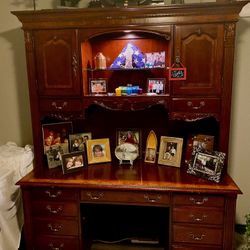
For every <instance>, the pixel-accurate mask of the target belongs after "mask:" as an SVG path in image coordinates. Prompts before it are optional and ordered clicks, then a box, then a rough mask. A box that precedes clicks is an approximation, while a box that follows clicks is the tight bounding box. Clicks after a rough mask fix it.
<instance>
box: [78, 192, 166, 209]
mask: <svg viewBox="0 0 250 250" xmlns="http://www.w3.org/2000/svg"><path fill="white" fill-rule="evenodd" d="M81 200H82V201H91V202H113V203H117V202H118V203H134V204H146V205H149V204H151V205H154V204H155V205H166V206H167V205H168V204H169V202H170V198H169V194H166V193H158V192H134V191H133V192H127V191H98V190H83V191H82V192H81Z"/></svg>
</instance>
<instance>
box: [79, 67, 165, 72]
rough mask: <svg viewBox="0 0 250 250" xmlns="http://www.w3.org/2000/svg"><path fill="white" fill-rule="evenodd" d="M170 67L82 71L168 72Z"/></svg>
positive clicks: (87, 69) (90, 69) (89, 69)
mask: <svg viewBox="0 0 250 250" xmlns="http://www.w3.org/2000/svg"><path fill="white" fill-rule="evenodd" d="M169 68H170V67H164V68H131V69H126V68H120V69H111V68H106V69H94V68H82V70H86V71H146V70H168V69H169Z"/></svg>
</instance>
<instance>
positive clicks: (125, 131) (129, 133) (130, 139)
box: [116, 128, 142, 159]
mask: <svg viewBox="0 0 250 250" xmlns="http://www.w3.org/2000/svg"><path fill="white" fill-rule="evenodd" d="M141 141H142V139H141V130H140V129H138V128H117V129H116V145H117V146H119V145H121V144H123V143H132V144H134V145H136V146H137V147H138V152H139V156H138V159H141V156H142V147H141Z"/></svg>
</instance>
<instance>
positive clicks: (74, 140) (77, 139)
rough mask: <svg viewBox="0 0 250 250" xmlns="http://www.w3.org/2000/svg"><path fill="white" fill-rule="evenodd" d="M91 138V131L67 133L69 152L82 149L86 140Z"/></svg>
mask: <svg viewBox="0 0 250 250" xmlns="http://www.w3.org/2000/svg"><path fill="white" fill-rule="evenodd" d="M91 139H92V134H91V132H88V133H79V134H71V135H69V145H70V152H76V151H84V149H85V143H86V141H87V140H91Z"/></svg>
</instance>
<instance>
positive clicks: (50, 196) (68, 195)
mask: <svg viewBox="0 0 250 250" xmlns="http://www.w3.org/2000/svg"><path fill="white" fill-rule="evenodd" d="M31 196H32V198H33V199H34V200H53V201H60V200H77V198H78V190H75V189H65V188H60V187H44V188H35V189H33V190H32V191H31Z"/></svg>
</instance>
